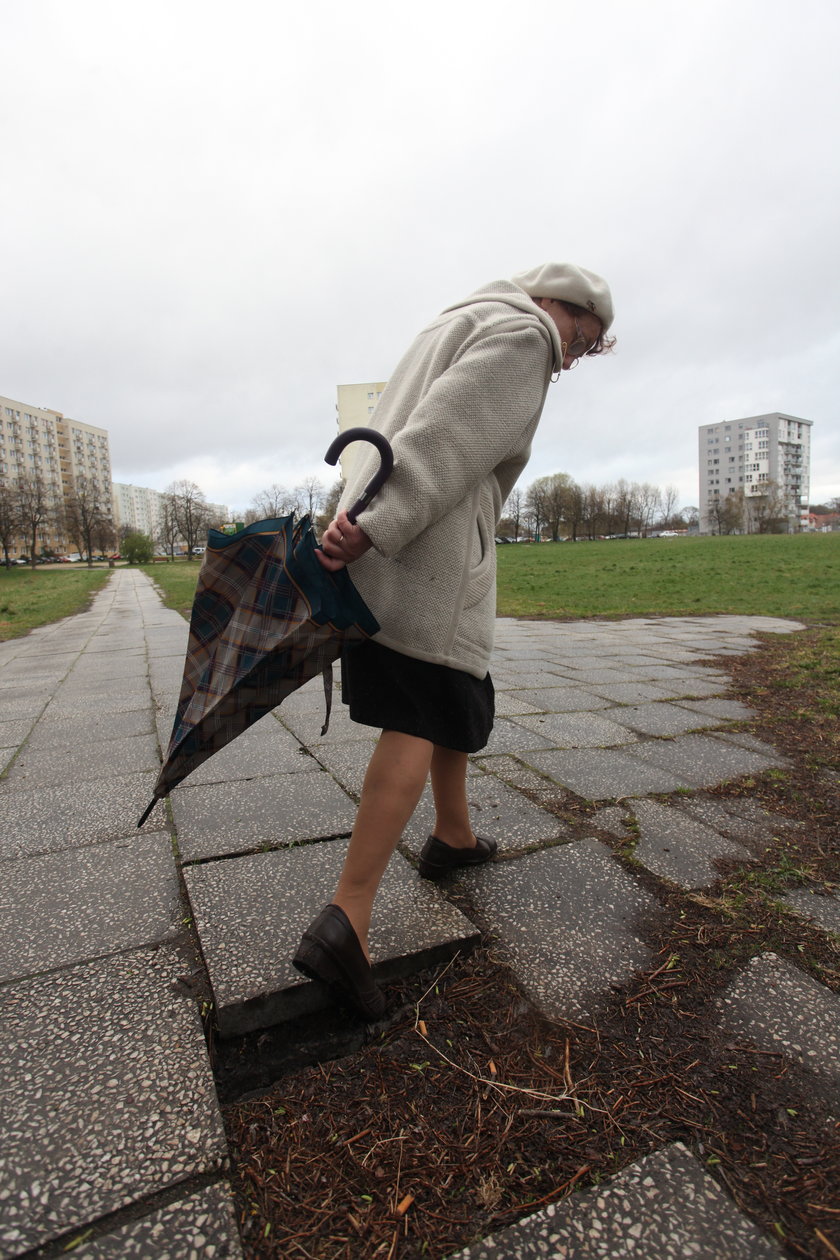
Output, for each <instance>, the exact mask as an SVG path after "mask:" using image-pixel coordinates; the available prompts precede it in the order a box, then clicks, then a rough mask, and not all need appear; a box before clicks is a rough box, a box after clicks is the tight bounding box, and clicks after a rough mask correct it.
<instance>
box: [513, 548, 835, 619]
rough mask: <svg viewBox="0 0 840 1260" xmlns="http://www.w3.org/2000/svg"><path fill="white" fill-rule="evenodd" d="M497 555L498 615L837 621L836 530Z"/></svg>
mask: <svg viewBox="0 0 840 1260" xmlns="http://www.w3.org/2000/svg"><path fill="white" fill-rule="evenodd" d="M497 555H498V561H499V582H498V587H499V599H498V612H499V615H500V616H504V617H627V616H633V617H637V616H651V615H656V614H661V615H666V616H679V615H683V616H684V615H686V614H690V615H697V614H706V613H749V614H753V615H759V614H763V615H765V616H771V617H795V618H801V619H803V620H806V621H807V620H811V621H832V622H834V621H840V533H837V534H764V535H758V534H751V535H745V536H743V537H729V536H723V537H712V538H641V539H634V538H627V539H613V540H612V541H609V542H580V543H570V542H564V543H540V544H539V545H534V544H526V543H518V544H511V545H510V546H499V547H497Z"/></svg>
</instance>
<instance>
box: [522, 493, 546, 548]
mask: <svg viewBox="0 0 840 1260" xmlns="http://www.w3.org/2000/svg"><path fill="white" fill-rule="evenodd" d="M544 481H545V478H543V477H540V478H538V480H537V481H534V482H533V483H532V484H531V485H530V486H529V487H528V490H527V492H526V494H525V521H526V524H527V525H528V527H529V530H530V534H531V537H532V538H533V540H534V541H535V542H539V540H540V538H541V537H542V528H543V525H544V524H545V521H546V504H545V485H544V484H543V483H544Z"/></svg>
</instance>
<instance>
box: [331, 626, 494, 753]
mask: <svg viewBox="0 0 840 1260" xmlns="http://www.w3.org/2000/svg"><path fill="white" fill-rule="evenodd" d="M494 696H495V693H494V690H493V680H492V679H491V677H490V675H489V674H486V675H485V676H484V678H475V677H474V676H473V675H472V674H467V673H466V672H464V671H463V670H460V669H449V668H448V666H446V665H433V664H431V663H430V662H429V661H418V660H415V658H414V657H412V656H403V654H402V652H394V651H393V650H392V649H391V648H386V647H383V646H382V645H381V644H379V643H376V642H374V640H373V639H369V640H368V641H367V642H366V643H361V644H360V645H359V646H358V647H353V648H350V649H348V650H347V651H345V653H344V655H343V656H342V658H341V698H342V700H343V701H344V703H345V704H349V706H350V717H351V718H352V719H353V721H354V722H360V723H361V724H362V726H376V727H378V728H379V729H380V730H385V731H401V732H402V733H403V734H405V735H415V736H417V738H418V739H428V740H430V741H431V743H433V744H438V745H439V746H440V747H441V748H452V749H454V750H455V751H456V752H464V753H474V752H478V751H479V750H480V749H482V748H483V747H484V745H485V744H486V743H487V741H488V739H489V738H490V732H491V731H492V729H493V716H494V713H495V699H494Z"/></svg>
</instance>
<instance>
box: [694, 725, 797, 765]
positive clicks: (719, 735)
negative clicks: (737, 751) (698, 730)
mask: <svg viewBox="0 0 840 1260" xmlns="http://www.w3.org/2000/svg"><path fill="white" fill-rule="evenodd" d="M712 739H719V740H720V741H721V743H724V744H734V745H735V746H736V748H746V749H748V750H749V751H750V752H754V753H758V755H759V756H760V757H766V758H767V760H768V761H770V762H771V763H772V764H773V765H775V766H789V765H790V764H791V763H790V761H789V760H788V758H787V757H783V756H782V754H781V753H780V752H778V751H777V750H776V749H775V748H774V747H773V745H772V744H768V743H767V742H766V741H765V740H763V739H758V738H757V737H756V736H755V735H750V734H749V732H748V731H713V732H712Z"/></svg>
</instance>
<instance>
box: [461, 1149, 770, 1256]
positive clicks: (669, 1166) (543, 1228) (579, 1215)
mask: <svg viewBox="0 0 840 1260" xmlns="http://www.w3.org/2000/svg"><path fill="white" fill-rule="evenodd" d="M562 1256H565V1257H568V1258H569V1260H572V1258H574V1260H618V1258H619V1257H631V1256H637V1257H638V1260H687V1258H689V1257H690V1258H691V1260H722V1258H723V1257H725V1258H726V1260H782V1253H781V1252H780V1251H779V1249H778V1248H777V1247H776V1245H775V1243H773V1242H771V1241H770V1240H769V1239H767V1238H765V1237H764V1236H763V1235H762V1234H761V1233H760V1232H759V1230H758V1229H757V1228H756V1226H755V1225H753V1224H752V1222H751V1221H750V1220H748V1218H747V1217H746V1216H744V1215H743V1213H741V1212H740V1211H739V1210H738V1208H737V1207H736V1206H735V1204H734V1203H733V1202H732V1200H731V1199H730V1198H729V1196H728V1195H726V1194H724V1192H723V1191H722V1190H721V1188H720V1187H719V1186H718V1184H717V1183H716V1182H715V1181H714V1180H713V1179H712V1178H711V1177H710V1176H709V1175H708V1173H706V1172H704V1171H703V1169H702V1168H701V1166H700V1164H699V1163H698V1162H697V1160H696V1159H695V1158H694V1157H693V1156H692V1155H691V1154H690V1152H689V1151H688V1149H687V1148H686V1147H685V1146H683V1144H682V1143H681V1142H675V1143H673V1145H671V1146H666V1147H664V1148H663V1149H662V1150H659V1151H656V1152H654V1154H653V1155H646V1156H644V1158H643V1159H640V1160H638V1161H637V1162H636V1163H635V1164H630V1165H629V1167H627V1168H625V1169H623V1171H622V1172H620V1173H618V1174H617V1176H615V1177H611V1178H610V1179H609V1180H608V1181H606V1182H604V1183H603V1184H602V1185H599V1186H594V1187H593V1188H592V1189H589V1190H581V1191H578V1192H577V1193H574V1194H571V1195H569V1196H568V1198H566V1199H563V1200H562V1201H561V1202H559V1203H556V1204H551V1206H550V1207H547V1208H545V1209H544V1210H543V1211H542V1212H536V1213H535V1214H534V1215H533V1216H528V1217H526V1218H525V1219H524V1220H522V1221H519V1223H518V1224H517V1225H513V1226H511V1228H510V1229H506V1230H503V1231H502V1232H501V1233H499V1234H491V1235H490V1237H489V1238H485V1239H484V1241H483V1242H480V1243H476V1244H475V1245H474V1246H472V1247H468V1248H467V1249H466V1251H459V1252H458V1253H457V1255H455V1256H452V1257H450V1260H514V1258H515V1260H538V1257H555V1258H556V1260H559V1258H560V1257H562Z"/></svg>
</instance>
